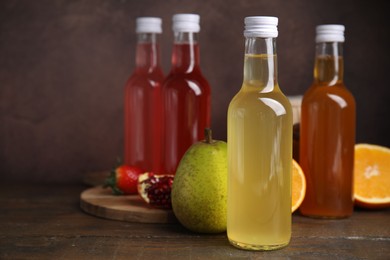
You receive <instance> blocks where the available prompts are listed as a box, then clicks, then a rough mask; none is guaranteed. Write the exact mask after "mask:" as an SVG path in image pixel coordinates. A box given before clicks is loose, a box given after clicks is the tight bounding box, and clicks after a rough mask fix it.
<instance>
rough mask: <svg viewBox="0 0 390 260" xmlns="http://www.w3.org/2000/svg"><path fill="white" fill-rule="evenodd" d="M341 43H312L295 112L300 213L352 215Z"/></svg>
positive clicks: (349, 119)
mask: <svg viewBox="0 0 390 260" xmlns="http://www.w3.org/2000/svg"><path fill="white" fill-rule="evenodd" d="M343 73H344V61H343V54H342V43H341V42H320V43H317V45H316V57H315V65H314V82H313V84H312V86H311V87H310V88H309V89H308V90H307V91H306V93H305V95H304V97H303V100H302V108H301V127H300V131H301V133H300V165H301V167H302V170H303V172H304V173H305V176H306V181H307V189H306V196H305V199H304V201H303V203H302V205H301V206H300V212H301V213H302V214H303V215H306V216H311V217H320V218H342V217H348V216H350V215H351V214H352V212H353V164H354V145H355V120H356V119H355V117H356V115H355V113H356V112H355V100H354V98H353V96H352V94H351V93H350V92H349V91H348V89H347V88H346V87H345V85H344V83H343Z"/></svg>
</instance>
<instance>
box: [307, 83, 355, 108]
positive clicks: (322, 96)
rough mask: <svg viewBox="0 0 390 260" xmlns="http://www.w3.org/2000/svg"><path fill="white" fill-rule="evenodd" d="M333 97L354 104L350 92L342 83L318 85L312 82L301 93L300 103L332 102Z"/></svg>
mask: <svg viewBox="0 0 390 260" xmlns="http://www.w3.org/2000/svg"><path fill="white" fill-rule="evenodd" d="M335 99H336V100H340V101H341V100H343V102H344V103H347V104H351V105H355V98H354V96H353V94H352V92H351V91H350V90H349V89H347V88H346V86H345V85H344V84H343V83H340V84H337V85H333V86H318V85H316V84H315V83H313V84H312V85H311V86H310V87H309V89H308V90H307V91H306V92H305V94H304V95H303V99H302V103H303V104H309V103H323V102H324V103H326V102H334V100H335Z"/></svg>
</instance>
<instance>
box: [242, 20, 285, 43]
mask: <svg viewBox="0 0 390 260" xmlns="http://www.w3.org/2000/svg"><path fill="white" fill-rule="evenodd" d="M277 26H278V18H277V17H273V16H248V17H245V30H244V36H245V37H261V38H276V37H278V27H277Z"/></svg>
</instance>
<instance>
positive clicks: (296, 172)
mask: <svg viewBox="0 0 390 260" xmlns="http://www.w3.org/2000/svg"><path fill="white" fill-rule="evenodd" d="M305 194H306V179H305V175H304V174H303V171H302V168H301V166H299V164H298V163H297V162H296V161H295V160H294V159H293V170H292V204H291V212H294V211H296V210H297V209H298V208H299V206H300V205H301V204H302V201H303V199H304V198H305Z"/></svg>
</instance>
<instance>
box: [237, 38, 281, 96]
mask: <svg viewBox="0 0 390 260" xmlns="http://www.w3.org/2000/svg"><path fill="white" fill-rule="evenodd" d="M244 86H245V87H249V88H256V90H259V91H261V92H271V91H273V90H274V89H275V88H277V87H278V75H277V58H276V38H259V37H247V38H246V39H245V60H244Z"/></svg>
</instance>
